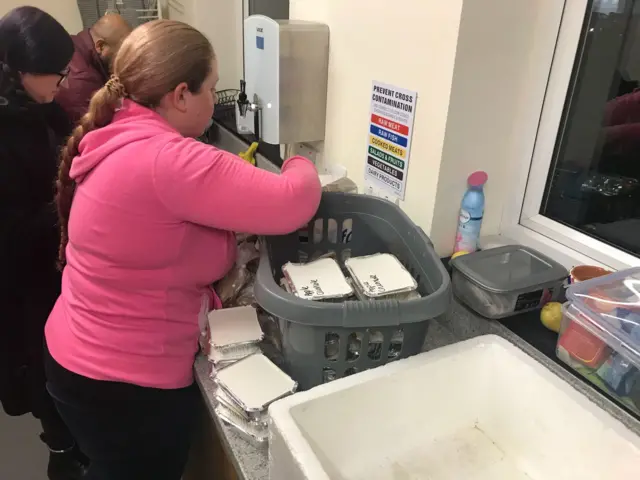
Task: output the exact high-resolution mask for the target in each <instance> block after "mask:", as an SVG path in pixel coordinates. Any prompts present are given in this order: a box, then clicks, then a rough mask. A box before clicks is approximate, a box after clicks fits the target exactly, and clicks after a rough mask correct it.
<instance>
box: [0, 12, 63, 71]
mask: <svg viewBox="0 0 640 480" xmlns="http://www.w3.org/2000/svg"><path fill="white" fill-rule="evenodd" d="M73 51H74V47H73V41H72V40H71V37H70V36H69V34H68V33H67V31H66V30H65V29H64V27H63V26H62V25H60V23H58V21H57V20H56V19H55V18H53V17H52V16H51V15H49V14H48V13H46V12H43V11H42V10H40V9H38V8H35V7H18V8H14V9H13V10H11V11H10V12H9V13H7V14H6V15H5V16H4V17H2V18H1V19H0V62H4V63H5V64H6V65H7V66H8V67H9V68H10V69H12V70H14V71H17V72H23V73H34V74H52V73H60V72H62V71H63V70H64V69H65V68H66V67H67V65H68V64H69V62H70V61H71V57H72V56H73Z"/></svg>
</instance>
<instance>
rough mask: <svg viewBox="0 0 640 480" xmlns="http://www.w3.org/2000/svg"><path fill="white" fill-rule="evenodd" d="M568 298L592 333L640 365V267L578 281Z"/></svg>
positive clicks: (572, 286) (571, 288) (568, 292)
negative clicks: (587, 323) (588, 324)
mask: <svg viewBox="0 0 640 480" xmlns="http://www.w3.org/2000/svg"><path fill="white" fill-rule="evenodd" d="M567 298H568V299H569V300H570V301H571V302H572V303H573V305H574V307H575V308H576V309H578V310H579V311H580V312H581V313H582V317H583V320H586V321H587V322H589V323H590V327H591V328H590V330H591V331H592V333H594V334H596V335H598V336H599V337H600V338H601V339H602V340H603V341H605V342H606V343H608V344H609V346H611V347H612V348H614V349H615V350H617V351H618V352H619V353H620V354H622V355H624V356H625V357H627V358H628V359H629V360H630V361H631V362H633V363H634V364H635V365H636V366H637V367H639V368H640V268H632V269H629V270H624V271H621V272H618V273H614V274H611V275H607V276H604V277H598V278H594V279H593V280H588V281H586V282H580V283H574V284H573V285H571V287H570V288H569V289H568V290H567Z"/></svg>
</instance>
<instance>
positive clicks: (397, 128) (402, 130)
mask: <svg viewBox="0 0 640 480" xmlns="http://www.w3.org/2000/svg"><path fill="white" fill-rule="evenodd" d="M371 123H375V124H376V125H380V126H381V127H384V128H386V129H387V130H391V131H392V132H395V133H399V134H400V135H405V136H406V135H409V127H408V126H407V125H402V124H400V123H396V122H394V121H393V120H389V119H388V118H384V117H381V116H380V115H376V114H375V113H374V114H372V115H371Z"/></svg>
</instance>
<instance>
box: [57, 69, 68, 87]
mask: <svg viewBox="0 0 640 480" xmlns="http://www.w3.org/2000/svg"><path fill="white" fill-rule="evenodd" d="M58 75H59V76H60V80H58V86H60V85H62V83H63V82H64V81H65V80H66V79H67V78H68V77H69V69H68V68H67V69H66V70H65V71H64V72H60V73H58Z"/></svg>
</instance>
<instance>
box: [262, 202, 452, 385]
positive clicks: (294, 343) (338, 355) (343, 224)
mask: <svg viewBox="0 0 640 480" xmlns="http://www.w3.org/2000/svg"><path fill="white" fill-rule="evenodd" d="M330 251H333V252H335V253H336V255H337V258H338V259H339V261H340V262H341V264H343V262H344V260H346V259H347V258H349V257H352V256H354V257H355V256H362V255H372V254H375V253H391V254H393V255H395V256H396V257H397V258H398V259H399V260H400V261H401V262H402V263H403V264H404V265H405V267H406V268H407V269H408V270H409V271H410V272H411V274H412V275H413V276H414V278H415V279H416V280H417V282H418V290H419V292H420V294H421V295H422V298H420V299H416V300H411V301H397V300H377V301H368V302H361V301H348V302H343V303H325V302H312V301H308V300H303V299H299V298H297V297H295V296H294V295H291V294H289V293H287V292H286V291H285V290H284V289H282V288H281V287H280V285H279V281H280V279H281V278H282V266H283V265H284V264H286V263H287V262H290V261H291V262H306V261H308V260H311V259H313V258H315V257H317V256H320V255H322V254H325V253H327V252H330ZM343 265H344V264H343ZM255 295H256V300H257V302H258V303H259V304H260V306H261V307H262V308H263V309H265V310H266V311H267V312H269V313H271V314H272V315H274V316H275V317H277V318H278V320H279V324H280V329H281V331H282V350H283V351H282V353H283V356H284V362H285V369H286V370H287V372H288V373H289V374H290V375H291V376H292V377H293V378H294V379H295V380H296V381H297V382H298V383H299V385H300V387H301V388H302V389H308V388H311V387H314V386H316V385H319V384H321V383H325V382H327V381H331V380H333V379H336V378H341V377H344V376H348V375H351V374H353V373H357V372H360V371H363V370H367V369H369V368H373V367H377V366H380V365H384V364H386V363H388V362H390V361H393V360H396V359H400V358H405V357H408V356H411V355H416V354H418V353H420V351H421V350H422V346H423V344H424V340H425V337H426V334H427V329H428V326H429V321H430V320H431V319H433V318H436V317H438V316H440V315H442V314H444V313H445V312H446V311H447V308H448V307H449V304H450V301H451V287H450V279H449V275H448V274H447V272H446V270H445V268H444V266H443V264H442V262H441V261H440V258H439V257H438V256H437V255H436V253H435V251H434V249H433V244H432V243H431V241H430V240H429V238H428V237H427V236H426V235H425V234H424V232H423V231H422V230H421V229H420V228H419V227H417V226H416V225H415V224H414V223H413V222H412V221H411V220H410V219H409V217H408V216H407V215H406V214H404V212H402V210H401V209H400V208H399V207H397V206H396V205H394V204H393V203H391V202H388V201H386V200H382V199H378V198H375V197H370V196H365V195H357V194H356V195H354V194H344V193H325V194H324V195H323V196H322V201H321V203H320V207H319V209H318V213H317V214H316V217H315V218H314V220H312V221H311V222H310V223H309V225H308V226H307V227H306V228H305V229H303V230H301V231H300V232H297V233H294V234H291V235H286V236H278V237H267V238H265V239H264V248H263V251H262V256H261V258H260V267H259V269H258V275H257V278H256V284H255Z"/></svg>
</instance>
